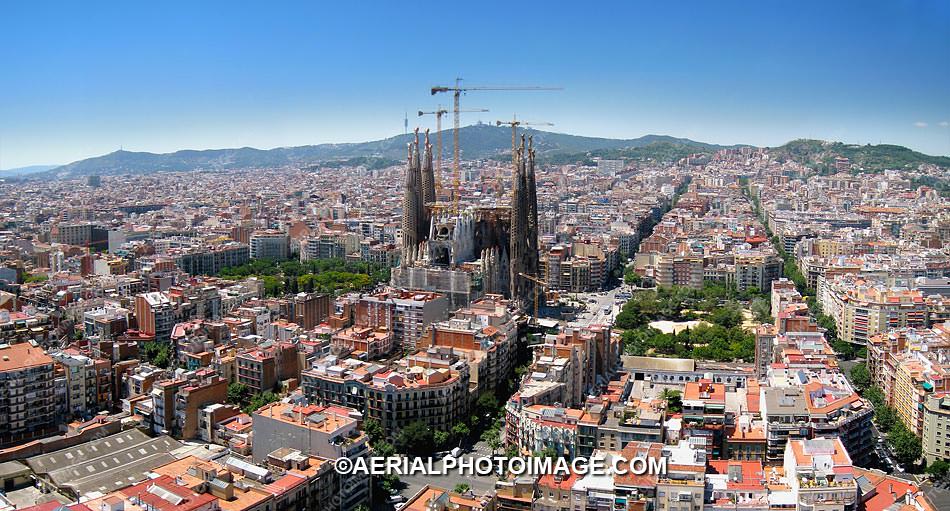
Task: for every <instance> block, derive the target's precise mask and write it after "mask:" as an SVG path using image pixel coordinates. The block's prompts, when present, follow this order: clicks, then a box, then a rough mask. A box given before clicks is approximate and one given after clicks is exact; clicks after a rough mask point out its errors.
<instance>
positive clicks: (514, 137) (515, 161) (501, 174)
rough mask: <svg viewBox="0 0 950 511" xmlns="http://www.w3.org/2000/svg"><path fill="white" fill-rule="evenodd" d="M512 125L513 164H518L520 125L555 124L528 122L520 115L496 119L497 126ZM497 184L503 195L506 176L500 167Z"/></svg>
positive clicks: (550, 123) (499, 193) (550, 124)
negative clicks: (507, 118) (508, 118)
mask: <svg viewBox="0 0 950 511" xmlns="http://www.w3.org/2000/svg"><path fill="white" fill-rule="evenodd" d="M502 125H504V126H511V164H512V165H514V166H516V167H517V166H518V151H517V142H518V126H554V123H553V122H527V121H519V120H518V117H517V116H515V117H512V119H511V120H510V121H495V126H502ZM496 180H497V182H496V186H497V187H498V196H499V197H500V196H501V193H502V191H503V190H504V181H505V176H504V172H502V170H501V168H499V169H498V175H497V176H496Z"/></svg>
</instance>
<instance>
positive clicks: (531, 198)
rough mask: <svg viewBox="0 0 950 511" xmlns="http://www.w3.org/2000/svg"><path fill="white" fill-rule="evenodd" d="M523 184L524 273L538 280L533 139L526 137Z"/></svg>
mask: <svg viewBox="0 0 950 511" xmlns="http://www.w3.org/2000/svg"><path fill="white" fill-rule="evenodd" d="M525 183H526V185H527V190H526V192H527V201H528V222H527V223H528V253H527V254H526V256H527V257H526V259H527V260H526V261H525V263H526V264H525V265H526V266H527V268H528V271H526V272H525V273H527V274H529V275H534V276H535V277H538V278H540V277H541V275H540V274H539V273H538V272H539V271H540V268H539V267H538V266H539V265H538V232H539V231H538V188H537V185H536V184H535V179H534V137H528V163H527V165H526V166H525Z"/></svg>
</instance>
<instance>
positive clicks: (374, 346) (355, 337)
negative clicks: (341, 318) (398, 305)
mask: <svg viewBox="0 0 950 511" xmlns="http://www.w3.org/2000/svg"><path fill="white" fill-rule="evenodd" d="M393 346H394V343H393V333H392V332H391V331H389V330H387V329H385V328H379V329H372V328H369V327H361V326H353V327H349V328H345V329H343V330H340V331H339V332H337V333H335V334H333V336H332V337H331V338H330V350H331V353H333V354H334V355H343V356H346V355H352V356H354V357H356V358H359V359H361V360H374V359H378V358H382V357H384V356H386V355H388V354H389V353H390V352H392V350H393Z"/></svg>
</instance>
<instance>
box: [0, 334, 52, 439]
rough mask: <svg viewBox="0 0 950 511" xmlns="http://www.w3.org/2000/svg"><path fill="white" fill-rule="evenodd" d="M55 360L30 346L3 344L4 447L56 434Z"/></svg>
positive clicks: (0, 416) (0, 415)
mask: <svg viewBox="0 0 950 511" xmlns="http://www.w3.org/2000/svg"><path fill="white" fill-rule="evenodd" d="M53 381H54V361H53V359H52V358H50V357H49V355H47V354H46V353H45V352H44V351H43V349H42V348H39V347H36V346H33V345H32V344H30V343H20V344H13V345H8V344H0V447H8V446H11V445H15V444H21V443H24V442H29V441H31V440H35V439H38V438H42V437H44V436H48V435H52V434H55V433H56V431H57V427H58V425H59V423H60V422H61V421H62V420H63V417H61V416H57V415H56V395H55V391H54V383H53Z"/></svg>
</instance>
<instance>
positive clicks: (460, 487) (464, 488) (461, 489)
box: [452, 483, 472, 493]
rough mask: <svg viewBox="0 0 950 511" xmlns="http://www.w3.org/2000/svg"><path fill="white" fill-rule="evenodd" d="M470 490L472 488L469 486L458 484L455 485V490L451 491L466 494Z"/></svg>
mask: <svg viewBox="0 0 950 511" xmlns="http://www.w3.org/2000/svg"><path fill="white" fill-rule="evenodd" d="M471 488H472V487H471V486H469V485H468V483H459V484H456V485H455V488H453V489H452V491H453V492H455V493H466V492H468V490H470V489H471Z"/></svg>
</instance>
